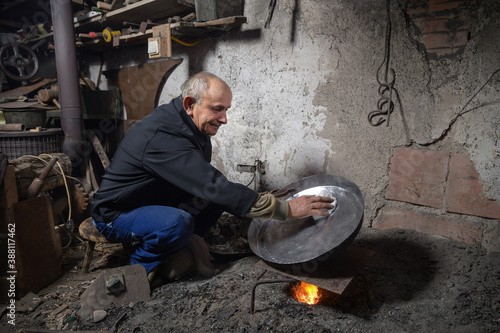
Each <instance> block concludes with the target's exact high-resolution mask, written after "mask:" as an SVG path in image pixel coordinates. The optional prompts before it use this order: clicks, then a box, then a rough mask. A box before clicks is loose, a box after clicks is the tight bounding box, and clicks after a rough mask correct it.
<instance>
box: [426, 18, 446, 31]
mask: <svg viewBox="0 0 500 333" xmlns="http://www.w3.org/2000/svg"><path fill="white" fill-rule="evenodd" d="M448 22H449V20H448V19H447V18H444V19H430V20H422V21H421V23H420V24H419V26H420V29H422V32H423V33H431V32H447V31H449V29H448V28H447V27H446V24H448Z"/></svg>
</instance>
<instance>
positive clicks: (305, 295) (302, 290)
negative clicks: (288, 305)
mask: <svg viewBox="0 0 500 333" xmlns="http://www.w3.org/2000/svg"><path fill="white" fill-rule="evenodd" d="M293 294H294V296H295V298H296V299H297V300H298V301H299V302H302V303H307V304H310V305H313V304H318V302H319V300H320V299H321V292H320V290H319V288H318V287H316V286H313V285H312V284H309V283H305V282H300V285H299V284H297V286H296V287H295V288H294V290H293Z"/></svg>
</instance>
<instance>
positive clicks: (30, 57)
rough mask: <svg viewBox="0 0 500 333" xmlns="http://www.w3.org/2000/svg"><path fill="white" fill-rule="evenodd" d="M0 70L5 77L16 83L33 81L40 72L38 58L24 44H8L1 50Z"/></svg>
mask: <svg viewBox="0 0 500 333" xmlns="http://www.w3.org/2000/svg"><path fill="white" fill-rule="evenodd" d="M0 68H1V69H2V70H3V72H4V73H5V75H7V76H8V77H9V78H11V79H13V80H16V81H25V80H29V79H31V78H32V77H33V76H35V74H36V73H37V72H38V68H39V62H38V58H37V56H36V54H35V52H33V50H32V49H30V48H29V47H27V46H26V45H24V44H17V43H13V44H6V45H4V46H2V48H0Z"/></svg>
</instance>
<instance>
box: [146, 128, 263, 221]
mask: <svg viewBox="0 0 500 333" xmlns="http://www.w3.org/2000/svg"><path fill="white" fill-rule="evenodd" d="M143 165H144V168H146V170H148V171H149V172H151V173H153V174H155V175H157V176H158V177H161V178H163V179H165V180H166V181H168V182H169V183H171V184H173V185H175V186H177V187H178V188H180V189H181V190H183V191H185V192H187V193H190V194H191V195H193V196H195V197H196V198H197V199H201V200H206V201H209V202H212V203H215V204H218V205H220V206H222V207H223V208H224V209H225V210H226V211H227V212H229V213H231V214H234V215H236V216H239V217H241V216H244V215H245V214H246V213H247V212H248V210H249V209H250V207H251V206H252V204H253V203H254V202H255V200H256V198H257V195H258V194H257V193H256V192H254V191H252V190H251V189H249V188H248V187H246V186H244V185H242V184H238V183H233V182H230V181H229V180H228V179H227V178H226V177H225V176H224V175H223V174H222V173H221V172H220V171H218V170H217V169H216V168H215V167H213V166H212V165H211V164H210V163H209V162H208V161H207V160H206V159H205V158H204V157H203V154H202V152H201V151H200V149H199V148H198V147H196V146H195V144H194V143H193V142H192V141H191V140H190V139H188V138H187V137H185V136H183V133H172V132H171V131H167V130H165V129H162V128H160V129H159V130H158V131H157V133H156V134H155V136H154V137H152V139H151V140H150V141H149V142H148V144H147V146H146V149H145V152H144V155H143Z"/></svg>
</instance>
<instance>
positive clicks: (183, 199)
mask: <svg viewBox="0 0 500 333" xmlns="http://www.w3.org/2000/svg"><path fill="white" fill-rule="evenodd" d="M231 99H232V93H231V89H230V88H229V86H228V85H227V84H226V83H225V82H224V81H223V80H222V79H220V78H219V77H217V76H215V75H213V74H211V73H208V72H202V73H198V74H196V75H194V76H192V77H190V78H189V79H188V80H187V81H186V82H185V83H184V84H183V85H182V86H181V96H180V97H177V98H175V99H173V100H172V101H171V102H170V103H169V104H166V105H161V106H159V107H158V108H156V109H155V110H153V111H152V112H151V113H150V114H149V115H148V116H147V117H145V118H144V119H143V120H142V121H140V122H138V123H137V124H136V125H135V126H134V127H133V128H132V129H131V130H130V131H129V133H128V134H127V135H126V136H125V137H124V138H123V140H122V142H121V143H120V146H119V147H118V149H117V151H116V153H115V155H114V156H113V159H112V161H111V164H110V165H109V167H108V168H107V170H106V173H105V175H104V176H103V178H102V183H101V186H100V188H99V190H98V191H97V193H96V194H95V196H94V201H93V203H92V217H93V220H94V225H95V226H96V228H97V229H98V230H99V231H100V232H101V233H102V234H103V235H104V236H105V237H107V238H108V239H111V240H117V241H122V242H137V243H136V246H135V248H134V250H133V253H132V254H131V264H140V265H142V266H144V267H145V268H146V271H147V273H148V274H149V273H150V272H155V271H156V269H157V267H158V266H159V265H160V264H161V263H162V262H164V263H166V264H167V266H168V263H169V261H172V260H173V259H172V258H173V256H175V255H176V254H177V255H179V254H182V253H184V254H182V255H180V258H181V261H185V259H182V258H187V257H189V255H188V254H186V251H185V249H186V248H191V250H192V251H190V253H194V257H195V258H194V259H192V257H193V256H191V259H192V260H191V261H194V262H195V263H196V264H197V265H198V273H200V274H202V275H203V274H205V275H209V274H210V273H211V272H212V271H211V270H210V269H208V270H207V269H205V270H204V273H203V270H200V266H203V265H201V264H200V260H198V259H197V258H196V253H198V256H200V255H199V252H200V251H198V252H197V251H196V250H194V251H193V249H196V248H198V249H200V248H202V247H203V245H202V244H201V243H200V238H199V237H197V236H195V235H200V236H202V235H203V234H204V233H206V232H207V231H208V230H209V229H210V227H211V226H213V225H214V224H215V223H216V222H217V220H218V219H219V217H220V216H221V214H222V213H223V212H224V211H226V212H229V213H231V214H233V215H235V216H238V217H244V216H246V217H249V218H266V219H267V218H273V219H280V220H285V219H287V218H299V217H305V216H309V215H327V214H328V212H327V210H328V209H331V208H332V205H331V202H332V199H330V198H324V197H316V196H302V197H299V198H297V199H294V200H291V201H280V200H277V199H276V198H275V197H274V196H273V195H272V194H264V195H259V194H258V193H256V192H254V191H252V190H251V189H249V188H248V187H246V186H244V185H241V184H237V183H233V182H230V181H229V180H227V179H226V177H224V175H222V173H221V172H219V171H218V170H217V169H216V168H214V167H213V166H212V165H211V164H210V161H211V155H212V145H211V143H210V137H211V136H212V135H215V134H216V133H217V131H218V130H219V127H220V126H221V125H223V124H226V123H227V118H226V112H227V111H228V109H229V108H230V107H231ZM203 244H204V243H203ZM205 247H206V245H205ZM183 251H184V252H183ZM188 262H189V260H188ZM204 267H205V268H209V264H208V263H206V262H205V266H204ZM159 271H161V270H159ZM184 271H186V269H184ZM207 272H208V273H207ZM164 275H165V274H164ZM164 277H165V276H164Z"/></svg>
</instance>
